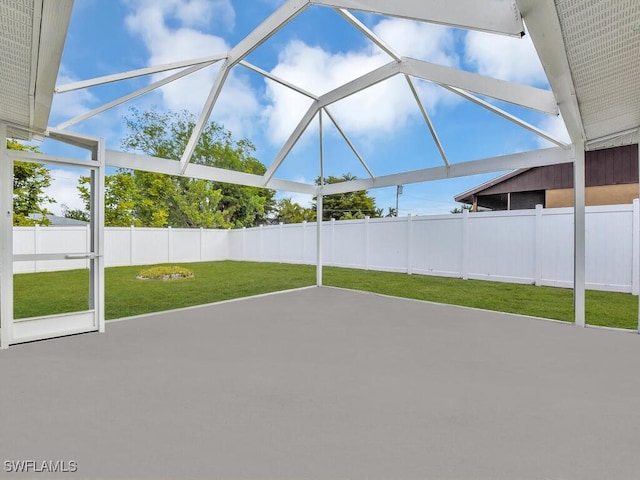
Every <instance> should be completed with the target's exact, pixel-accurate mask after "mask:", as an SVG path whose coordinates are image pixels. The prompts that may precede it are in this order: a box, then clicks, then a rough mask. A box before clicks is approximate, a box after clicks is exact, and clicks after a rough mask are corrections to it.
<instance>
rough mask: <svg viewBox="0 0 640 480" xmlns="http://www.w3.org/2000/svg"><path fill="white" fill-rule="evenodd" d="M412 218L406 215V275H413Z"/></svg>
mask: <svg viewBox="0 0 640 480" xmlns="http://www.w3.org/2000/svg"><path fill="white" fill-rule="evenodd" d="M412 249H413V217H412V216H411V214H409V215H407V274H408V275H412V274H413V267H412V265H411V264H412V262H413V258H412V257H413V251H412Z"/></svg>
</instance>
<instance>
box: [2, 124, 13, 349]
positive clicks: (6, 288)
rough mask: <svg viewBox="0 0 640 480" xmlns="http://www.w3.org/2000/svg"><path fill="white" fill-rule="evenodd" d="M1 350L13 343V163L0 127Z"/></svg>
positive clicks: (5, 133)
mask: <svg viewBox="0 0 640 480" xmlns="http://www.w3.org/2000/svg"><path fill="white" fill-rule="evenodd" d="M0 327H1V328H0V348H8V347H9V344H10V343H11V341H12V340H13V161H12V160H11V159H10V158H9V155H8V152H7V126H6V125H4V124H0Z"/></svg>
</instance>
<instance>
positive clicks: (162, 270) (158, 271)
mask: <svg viewBox="0 0 640 480" xmlns="http://www.w3.org/2000/svg"><path fill="white" fill-rule="evenodd" d="M192 277H193V272H192V271H191V270H189V269H188V268H184V267H179V266H176V265H172V266H159V267H151V268H145V269H144V270H142V271H140V272H139V273H138V275H137V276H136V278H137V279H138V280H178V279H181V278H192Z"/></svg>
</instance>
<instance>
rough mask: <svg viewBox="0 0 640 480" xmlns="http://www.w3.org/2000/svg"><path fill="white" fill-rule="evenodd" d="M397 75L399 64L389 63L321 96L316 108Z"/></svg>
mask: <svg viewBox="0 0 640 480" xmlns="http://www.w3.org/2000/svg"><path fill="white" fill-rule="evenodd" d="M398 73H400V64H399V63H398V62H389V63H387V64H386V65H383V66H382V67H380V68H376V69H375V70H372V71H371V72H369V73H365V74H364V75H362V76H361V77H358V78H356V79H355V80H352V81H350V82H347V83H345V84H343V85H341V86H339V87H338V88H335V89H334V90H331V91H330V92H327V93H325V94H324V95H321V96H320V97H319V98H318V108H322V107H326V106H327V105H331V104H332V103H335V102H337V101H339V100H342V99H344V98H347V97H350V96H351V95H353V94H355V93H358V92H361V91H362V90H365V89H366V88H369V87H372V86H373V85H376V84H377V83H380V82H383V81H385V80H387V79H389V78H391V77H393V76H395V75H397V74H398Z"/></svg>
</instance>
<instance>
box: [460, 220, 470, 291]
mask: <svg viewBox="0 0 640 480" xmlns="http://www.w3.org/2000/svg"><path fill="white" fill-rule="evenodd" d="M461 254H462V261H461V264H462V272H460V276H461V277H462V279H463V280H468V279H469V210H464V211H463V212H462V252H461Z"/></svg>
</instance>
